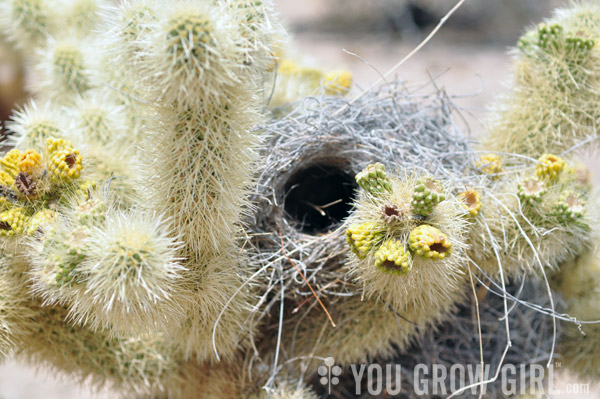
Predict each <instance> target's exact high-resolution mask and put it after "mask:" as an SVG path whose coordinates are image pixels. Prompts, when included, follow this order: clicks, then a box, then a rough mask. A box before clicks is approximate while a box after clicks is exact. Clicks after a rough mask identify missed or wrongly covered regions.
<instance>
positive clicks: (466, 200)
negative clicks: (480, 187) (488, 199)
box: [458, 188, 481, 216]
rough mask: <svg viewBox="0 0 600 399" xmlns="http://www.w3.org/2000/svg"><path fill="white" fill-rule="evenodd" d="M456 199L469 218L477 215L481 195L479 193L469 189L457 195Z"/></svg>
mask: <svg viewBox="0 0 600 399" xmlns="http://www.w3.org/2000/svg"><path fill="white" fill-rule="evenodd" d="M458 199H459V201H460V202H461V203H462V206H463V207H464V208H465V209H466V210H468V211H469V214H470V215H471V216H477V215H479V210H480V209H481V194H480V193H479V191H477V190H474V189H472V188H469V189H467V190H466V191H463V192H462V193H458Z"/></svg>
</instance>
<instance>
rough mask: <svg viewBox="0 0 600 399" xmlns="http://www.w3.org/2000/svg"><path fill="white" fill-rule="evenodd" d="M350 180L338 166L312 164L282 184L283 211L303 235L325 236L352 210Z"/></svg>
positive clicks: (354, 182) (354, 185)
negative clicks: (323, 234) (321, 234)
mask: <svg viewBox="0 0 600 399" xmlns="http://www.w3.org/2000/svg"><path fill="white" fill-rule="evenodd" d="M356 187H357V184H356V181H355V180H354V176H353V175H352V174H350V173H348V172H347V171H345V170H344V168H343V167H342V166H341V165H340V163H338V162H316V163H313V164H312V165H309V166H306V167H304V168H302V169H299V170H298V171H296V172H295V173H293V174H291V175H290V177H289V178H288V180H287V181H286V182H285V184H284V190H285V191H284V192H285V199H284V209H285V211H286V213H287V215H288V217H291V218H292V221H293V224H294V225H296V226H297V228H298V230H299V231H301V232H302V233H305V234H311V235H317V234H320V233H326V232H327V231H329V230H330V229H331V228H332V227H335V226H337V225H339V224H340V223H341V222H342V220H343V219H345V218H346V217H347V216H348V215H349V214H350V211H351V210H352V197H353V193H354V190H355V188H356Z"/></svg>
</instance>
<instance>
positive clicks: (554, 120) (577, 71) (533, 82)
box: [484, 2, 600, 156]
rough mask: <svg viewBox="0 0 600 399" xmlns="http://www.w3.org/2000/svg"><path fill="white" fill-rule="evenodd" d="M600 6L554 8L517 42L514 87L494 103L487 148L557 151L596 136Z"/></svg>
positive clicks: (516, 151)
mask: <svg viewBox="0 0 600 399" xmlns="http://www.w3.org/2000/svg"><path fill="white" fill-rule="evenodd" d="M599 20H600V6H598V4H596V3H594V2H586V3H583V4H579V5H577V6H574V7H572V8H570V9H563V10H558V11H557V12H556V13H555V15H554V16H553V17H552V18H550V19H549V20H547V21H546V22H545V23H543V24H541V25H539V26H538V27H534V28H533V29H531V30H530V31H529V32H528V33H526V34H525V35H524V36H523V37H522V38H521V40H520V41H519V51H518V53H516V60H515V63H516V71H515V74H514V78H513V89H512V90H511V92H509V93H508V94H507V95H506V96H504V97H502V98H501V99H500V101H499V103H498V104H497V111H498V112H497V113H495V114H494V115H495V117H494V119H493V120H491V121H490V129H489V135H488V136H487V137H486V138H485V139H484V148H485V149H487V150H495V151H502V152H508V153H519V154H526V155H529V156H537V155H538V154H539V151H540V149H543V150H544V151H546V152H548V153H554V154H559V153H562V152H563V151H564V150H566V149H568V148H569V147H571V146H572V145H574V144H575V143H576V142H577V141H578V140H580V139H582V138H586V137H590V136H593V135H595V134H596V133H595V124H596V122H595V121H596V120H597V119H598V116H599V111H598V108H597V107H596V102H597V101H596V99H597V98H598V93H599V90H600V62H599V61H600V53H599V52H598V51H596V50H597V46H598V40H599V38H600V24H599V23H598V21H599Z"/></svg>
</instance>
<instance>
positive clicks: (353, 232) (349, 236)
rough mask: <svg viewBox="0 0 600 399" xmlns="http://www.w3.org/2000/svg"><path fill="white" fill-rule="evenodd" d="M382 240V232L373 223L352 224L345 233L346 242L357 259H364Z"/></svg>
mask: <svg viewBox="0 0 600 399" xmlns="http://www.w3.org/2000/svg"><path fill="white" fill-rule="evenodd" d="M382 238H383V232H382V230H381V229H380V228H379V227H378V226H377V225H376V224H375V223H361V224H352V225H350V227H348V231H347V232H346V241H347V242H348V245H350V249H351V250H352V252H354V253H355V254H356V256H358V258H359V259H365V258H366V257H367V254H368V253H369V251H371V249H372V248H373V246H375V245H376V244H377V243H378V242H379V241H380V240H381V239H382Z"/></svg>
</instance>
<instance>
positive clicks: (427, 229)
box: [408, 224, 452, 260]
mask: <svg viewBox="0 0 600 399" xmlns="http://www.w3.org/2000/svg"><path fill="white" fill-rule="evenodd" d="M408 242H409V246H410V249H411V250H412V251H413V252H415V254H416V255H419V256H422V257H424V258H428V259H431V260H441V259H444V258H445V257H447V256H450V254H451V252H452V243H451V242H450V240H449V239H448V236H446V234H444V233H442V232H441V231H439V230H438V229H436V228H435V227H433V226H430V225H427V224H422V225H420V226H419V227H417V228H415V229H414V230H413V231H411V232H410V235H409V237H408Z"/></svg>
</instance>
